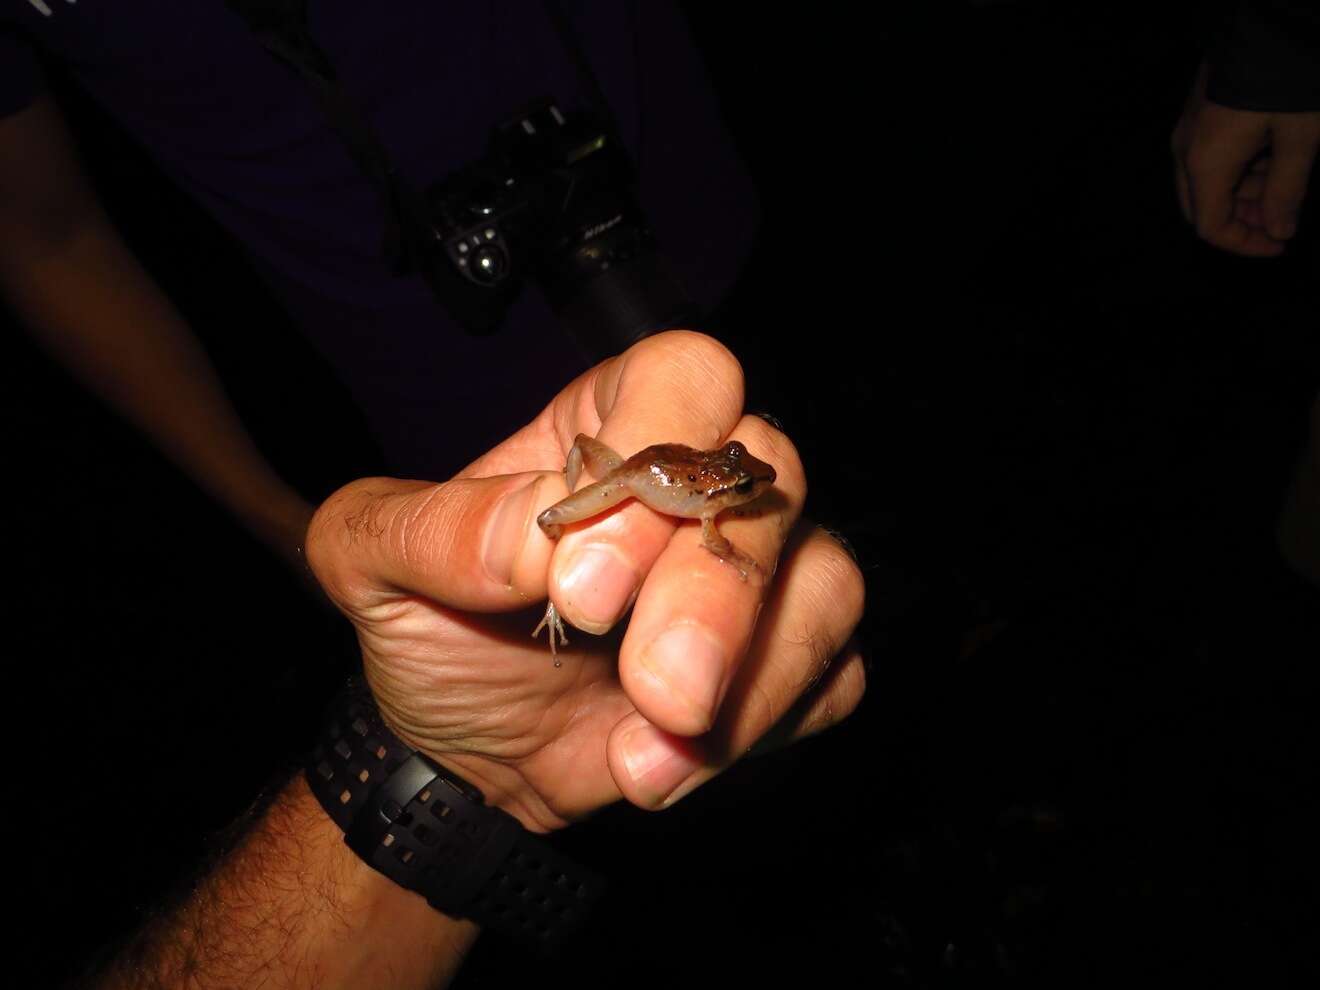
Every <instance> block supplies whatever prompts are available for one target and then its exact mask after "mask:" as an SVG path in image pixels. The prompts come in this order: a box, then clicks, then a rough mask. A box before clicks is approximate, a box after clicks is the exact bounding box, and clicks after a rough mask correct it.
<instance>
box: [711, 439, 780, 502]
mask: <svg viewBox="0 0 1320 990" xmlns="http://www.w3.org/2000/svg"><path fill="white" fill-rule="evenodd" d="M719 461H720V465H719V467H720V470H719V471H718V472H717V473H718V476H719V477H720V480H721V484H720V485H719V486H718V487H717V488H716V489H715V490H714V491H712V492H710V494H711V495H712V496H719V497H720V499H721V500H722V501H723V502H724V504H725V505H742V504H743V503H744V502H750V501H751V500H752V499H754V498H757V497H758V496H759V495H760V494H761V493H762V492H764V491H765V490H766V489H767V488H769V487H770V486H771V485H773V484H774V483H775V469H774V468H773V467H771V466H770V465H769V464H767V463H766V462H765V461H763V460H760V459H759V458H756V457H753V456H752V455H751V454H749V453H748V452H747V448H746V447H744V446H743V445H742V444H740V443H739V442H738V441H737V440H730V441H729V442H728V443H727V444H725V445H724V447H722V448H721V449H720V456H719Z"/></svg>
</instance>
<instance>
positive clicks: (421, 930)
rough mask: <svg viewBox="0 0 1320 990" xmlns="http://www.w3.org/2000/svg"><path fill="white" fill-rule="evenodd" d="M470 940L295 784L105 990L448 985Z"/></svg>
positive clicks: (151, 929) (123, 959)
mask: <svg viewBox="0 0 1320 990" xmlns="http://www.w3.org/2000/svg"><path fill="white" fill-rule="evenodd" d="M476 936H477V927H476V926H475V925H473V924H472V923H471V922H467V921H457V920H455V919H452V918H449V917H447V916H446V915H443V914H441V913H440V912H438V911H436V910H434V909H433V908H431V907H430V906H429V905H428V904H427V903H426V901H425V900H423V899H422V898H421V897H420V896H418V895H417V894H414V893H411V892H409V891H406V890H404V889H403V888H401V887H398V886H396V885H395V884H394V883H392V882H391V881H390V880H388V879H386V878H385V877H383V876H382V875H381V874H379V873H377V872H376V871H375V870H373V869H371V867H369V866H367V865H366V864H365V863H364V862H362V861H361V860H360V859H358V858H357V857H356V856H355V855H354V854H353V853H352V851H351V850H349V848H348V847H347V846H346V845H345V844H344V837H343V833H342V832H340V831H339V829H338V827H337V826H336V825H335V824H334V823H333V822H332V821H331V820H330V819H329V818H328V817H327V816H326V814H325V813H324V812H323V811H322V810H321V808H320V806H319V805H318V804H317V802H316V799H315V798H314V797H313V796H312V794H311V791H310V790H309V789H308V787H307V785H306V782H305V781H304V780H303V779H302V777H301V776H299V777H298V778H297V779H296V780H294V781H292V782H291V783H290V784H289V785H287V786H286V787H285V788H284V790H283V791H282V792H281V793H280V795H279V796H278V797H277V798H276V800H275V802H274V803H273V804H272V805H271V807H270V808H269V810H268V811H267V812H266V813H265V814H264V815H263V817H262V818H261V820H260V821H259V822H258V823H257V824H256V825H255V826H254V827H253V829H252V830H251V831H250V832H249V833H248V835H247V836H246V837H245V838H244V840H243V841H242V842H241V843H240V844H239V845H238V847H237V848H235V849H234V850H233V851H232V852H231V853H230V854H229V855H228V856H226V857H225V859H224V860H223V861H222V862H221V863H220V865H219V866H218V867H217V868H216V869H215V871H214V872H213V873H212V874H211V875H210V876H209V877H207V878H206V879H205V880H203V881H202V883H201V884H200V885H199V886H198V887H197V889H196V890H195V891H194V892H193V893H192V895H191V896H190V897H189V898H188V900H187V901H186V902H185V903H184V904H183V905H182V906H181V907H180V908H178V909H177V910H176V911H174V912H172V913H171V914H169V915H167V916H165V917H162V918H160V919H157V920H156V921H154V922H152V923H151V924H150V925H149V926H147V928H145V929H144V930H143V931H142V932H141V933H140V934H139V935H138V936H137V937H136V938H135V939H134V940H133V942H132V943H131V944H130V945H129V946H128V947H127V948H126V949H125V950H124V951H123V952H122V953H121V954H120V955H119V956H118V957H117V958H116V959H115V960H114V961H113V962H112V963H111V964H110V966H109V968H108V969H107V971H106V972H105V973H103V974H102V976H101V979H100V981H99V982H98V983H96V984H95V985H96V986H97V987H98V988H100V990H131V988H147V987H151V988H184V987H188V988H197V990H202V988H208V987H222V986H225V987H228V986H263V987H271V988H272V990H274V988H299V987H309V988H310V987H316V988H325V990H333V988H335V987H380V988H382V990H406V988H411V987H417V988H423V987H438V986H443V985H444V984H446V983H447V982H448V981H449V980H450V979H452V977H453V976H454V974H455V972H457V970H458V967H459V965H460V963H461V962H462V961H463V958H464V956H465V955H466V953H467V951H468V950H469V949H470V948H471V946H472V943H473V941H474V940H475V939H476Z"/></svg>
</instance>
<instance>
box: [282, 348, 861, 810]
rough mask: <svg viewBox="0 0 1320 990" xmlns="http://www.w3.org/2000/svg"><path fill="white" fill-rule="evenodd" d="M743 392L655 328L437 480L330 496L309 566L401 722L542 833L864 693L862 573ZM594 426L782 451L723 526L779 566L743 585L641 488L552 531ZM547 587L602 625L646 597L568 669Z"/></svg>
mask: <svg viewBox="0 0 1320 990" xmlns="http://www.w3.org/2000/svg"><path fill="white" fill-rule="evenodd" d="M742 402H743V389H742V372H741V369H740V368H739V367H738V364H737V361H736V360H735V359H734V358H733V356H732V355H731V354H729V352H728V351H727V350H725V349H724V348H723V347H721V346H720V345H719V344H717V343H715V342H714V341H713V340H711V339H710V338H707V337H703V336H701V335H698V334H692V333H685V332H672V333H666V334H660V335H657V336H655V337H651V338H648V339H646V340H644V341H642V342H640V343H638V344H636V345H634V346H633V347H632V348H631V349H630V350H628V351H627V352H626V353H624V354H623V355H621V356H619V357H617V358H614V359H611V360H609V361H606V362H604V363H603V364H601V365H598V366H597V367H596V368H593V369H592V370H591V371H588V372H587V373H585V374H584V375H582V376H581V377H579V378H578V379H577V380H576V381H574V382H573V383H572V384H570V385H569V386H568V387H567V388H566V389H564V390H563V391H562V392H561V393H560V394H559V395H558V396H557V397H556V398H555V399H554V400H553V401H552V402H551V403H550V405H549V406H547V407H546V409H545V410H544V411H543V412H542V413H541V415H540V416H538V417H537V419H536V420H535V421H533V422H532V423H531V424H530V425H528V426H527V427H525V428H524V429H522V430H521V431H519V432H518V433H516V434H515V435H514V436H512V437H510V438H509V439H508V440H506V441H504V442H503V443H502V444H500V445H499V446H498V447H496V448H495V449H493V450H491V451H490V452H489V453H487V454H486V455H484V456H483V457H481V458H480V459H478V460H477V461H476V462H474V463H473V464H472V465H470V466H469V467H468V468H466V469H465V470H464V471H462V472H460V473H459V475H457V476H456V477H455V478H454V479H452V480H450V481H448V482H446V483H444V484H429V483H424V482H417V481H398V480H395V479H387V478H376V479H367V480H363V481H358V482H354V483H353V484H350V485H348V486H346V487H345V488H343V489H341V490H340V491H338V492H336V493H335V494H334V495H332V496H331V497H330V498H329V499H328V500H327V501H326V502H325V504H324V505H323V506H322V507H321V508H320V509H319V510H318V512H317V514H316V517H315V518H314V520H313V522H312V526H311V529H310V531H309V533H308V543H307V552H308V560H309V563H310V564H311V566H312V568H313V571H314V573H315V574H316V576H317V578H318V579H319V580H320V581H321V583H322V585H323V586H324V587H325V589H326V591H327V592H328V593H329V595H330V597H331V599H332V600H333V601H334V602H335V603H336V604H337V605H338V606H339V608H340V609H341V610H343V611H344V613H345V614H346V615H347V616H348V617H349V619H350V620H351V621H352V622H353V624H354V625H355V626H356V628H357V633H358V639H359V642H360V644H361V647H362V655H363V663H364V668H365V672H366V676H367V680H368V682H369V683H370V685H371V687H372V690H373V692H374V694H375V696H376V699H377V702H378V704H379V706H380V709H381V713H382V715H383V716H384V718H385V720H386V721H387V722H388V723H389V725H390V726H391V728H393V729H394V731H395V732H396V733H397V734H398V735H399V736H400V737H401V738H403V739H404V740H405V741H406V742H408V743H409V744H411V745H413V746H415V747H417V748H418V749H420V750H422V751H423V752H425V753H426V754H427V755H428V756H430V757H431V758H433V759H435V760H436V761H437V762H439V763H441V764H445V765H448V766H450V767H452V768H453V769H454V770H456V771H457V772H458V773H459V774H461V775H462V776H464V777H465V778H467V779H469V780H471V781H472V782H473V783H474V784H476V785H477V786H478V787H480V788H481V789H482V791H483V792H484V793H485V794H486V797H487V800H488V801H489V802H490V803H491V804H494V805H497V806H500V807H503V808H504V809H505V810H507V811H509V812H511V813H512V814H514V815H516V816H517V817H518V818H520V819H521V820H522V821H523V823H524V824H525V825H527V826H528V827H529V828H532V829H535V830H539V831H545V830H550V829H553V828H557V827H560V826H562V825H564V824H566V823H567V822H569V821H571V820H573V819H575V818H578V817H581V816H583V815H586V814H588V813H590V812H591V811H594V810H596V809H597V808H600V807H602V806H604V805H606V804H608V803H611V802H613V801H616V800H618V799H619V798H620V797H623V798H626V799H627V800H629V801H631V802H633V803H634V804H637V805H639V806H641V807H645V808H657V807H662V806H665V805H667V804H669V803H672V802H673V801H675V800H677V799H678V798H680V797H682V796H683V795H684V794H686V793H688V792H689V791H691V790H692V789H693V788H695V787H696V786H698V785H699V784H701V783H704V782H705V781H706V780H708V779H710V778H711V777H712V776H714V775H715V774H716V773H718V772H719V770H720V769H721V768H723V767H724V766H726V765H728V764H730V763H732V762H733V761H735V760H736V759H737V758H739V757H740V756H742V755H744V754H745V753H747V752H748V750H749V749H751V748H752V746H753V745H756V744H758V743H762V744H763V743H767V742H776V741H786V740H791V739H795V738H801V737H803V736H807V735H811V734H813V733H815V732H818V731H820V730H822V729H824V728H826V727H828V726H829V725H831V724H833V723H834V722H836V721H838V720H840V719H842V718H843V717H845V716H846V715H848V714H849V713H850V712H851V711H852V710H853V709H854V708H855V707H856V706H857V704H858V703H859V701H860V700H861V696H862V692H863V688H864V674H863V670H862V662H861V657H860V655H859V654H858V653H857V651H856V650H855V649H852V650H846V651H845V644H846V643H847V641H848V639H849V636H850V634H851V633H852V631H853V629H854V628H855V627H856V625H857V623H858V621H859V619H860V617H861V612H862V603H863V584H862V578H861V574H860V572H859V571H858V569H857V567H856V565H855V564H854V563H853V561H852V559H851V557H850V556H849V555H848V553H847V552H846V551H845V550H844V549H843V547H842V546H841V545H840V544H839V543H838V542H837V541H836V540H834V539H833V538H832V537H830V536H829V535H827V534H826V533H825V532H824V531H822V530H820V529H818V528H816V527H814V526H812V525H810V524H808V523H806V522H804V521H802V520H800V519H799V513H800V511H801V507H802V503H803V500H804V498H805V495H806V481H805V478H804V475H803V470H802V465H801V462H800V461H799V459H798V456H797V453H796V451H795V450H794V448H793V446H792V444H791V443H790V442H789V440H788V439H787V438H786V437H785V436H784V435H783V434H782V433H780V432H778V431H777V430H775V429H774V428H772V427H771V426H770V425H769V424H767V423H765V422H764V421H763V420H761V419H759V418H757V417H754V416H743V415H742ZM460 425H461V424H460ZM578 433H586V434H588V435H590V436H598V437H599V438H600V439H601V440H602V441H603V442H605V443H607V444H609V445H610V446H611V447H613V448H615V449H616V450H619V451H620V452H624V453H631V452H633V451H636V450H639V449H641V448H643V447H646V446H648V445H650V444H653V443H657V442H675V443H685V444H688V445H690V446H693V447H697V448H699V449H709V448H712V447H715V446H716V445H717V444H719V443H721V442H723V441H725V440H727V439H729V438H734V439H738V440H740V441H742V442H743V443H744V444H745V445H746V446H747V448H748V449H749V450H750V451H751V452H752V453H753V454H754V455H755V456H757V457H760V458H761V459H763V460H766V461H768V462H770V463H771V464H773V465H774V467H775V469H776V471H777V472H778V481H777V484H776V492H777V497H776V498H774V499H768V500H767V502H768V504H767V505H766V507H765V510H764V511H763V512H762V513H761V514H760V515H759V516H757V517H755V518H753V517H746V518H736V519H730V520H728V521H724V522H722V523H721V527H722V529H723V530H724V531H725V532H726V534H727V535H728V536H730V537H731V538H732V540H733V541H734V543H735V544H737V546H738V547H739V548H741V549H742V550H743V551H744V552H746V553H749V554H750V555H751V556H752V557H753V558H755V559H756V560H757V561H758V563H759V566H760V569H761V572H762V573H764V574H773V575H774V578H773V580H748V581H743V580H740V578H739V576H738V572H737V569H736V568H734V567H731V566H728V565H726V564H724V563H722V562H721V561H720V560H718V559H717V558H716V557H715V556H714V555H713V554H711V553H710V552H708V551H707V550H706V549H705V548H704V547H703V546H702V545H701V537H700V528H699V526H697V525H695V523H691V522H689V523H684V524H679V523H678V522H677V521H676V520H674V519H671V518H669V517H665V516H661V515H659V514H657V513H655V512H653V511H652V510H650V509H648V508H646V507H645V506H641V505H638V504H636V502H628V503H625V504H624V505H621V506H619V507H618V508H617V509H616V510H614V511H612V512H610V513H608V514H604V515H602V516H600V517H598V518H596V519H593V520H590V521H588V522H585V523H583V524H582V525H580V526H578V527H576V528H575V529H574V530H573V531H571V532H567V533H565V534H564V536H563V537H562V538H561V539H560V540H559V541H558V542H557V543H556V542H553V541H551V540H549V539H548V538H547V537H546V536H545V535H544V534H543V533H542V532H541V530H540V528H539V527H538V526H537V525H536V524H535V521H534V520H535V518H536V516H537V514H538V513H539V512H541V511H542V510H543V509H545V508H547V507H548V506H550V505H552V504H553V503H555V502H557V501H558V500H559V499H560V498H562V497H563V496H564V495H565V494H566V493H567V490H566V487H565V483H564V476H563V472H562V468H563V464H564V460H565V457H566V456H567V453H568V451H569V449H570V447H571V446H572V444H573V440H574V438H575V437H576V436H577V434H578ZM776 561H777V564H776ZM578 565H582V566H581V568H580V569H579V567H578ZM590 566H594V567H595V568H597V569H596V570H595V571H594V573H593V572H590V571H589V570H588V567H590ZM547 584H548V585H549V589H550V590H551V591H552V592H553V595H554V598H555V600H556V603H557V605H558V606H559V608H560V611H561V614H563V615H564V617H565V618H566V619H568V621H569V622H570V623H572V624H573V625H575V626H579V627H581V628H587V629H589V630H591V631H593V632H604V631H606V630H607V629H608V628H610V627H611V626H613V624H614V622H615V621H616V620H617V619H618V618H619V617H621V615H622V614H623V613H624V612H625V611H626V609H627V607H628V605H629V604H630V603H632V602H633V600H634V599H635V602H636V603H635V605H634V606H633V611H632V615H631V619H630V621H629V623H628V628H627V630H626V632H625V633H624V634H622V636H620V634H619V632H618V631H617V630H615V631H614V632H613V633H611V634H610V635H607V636H603V637H601V638H592V637H584V636H574V637H573V643H572V647H571V648H569V649H567V650H565V651H563V652H561V654H560V656H561V659H562V660H563V666H562V667H561V668H556V667H555V666H554V665H553V664H552V663H551V661H550V655H549V651H548V650H547V648H546V647H545V645H544V643H538V642H536V641H534V640H532V639H531V638H530V636H529V632H530V630H531V628H532V626H533V625H534V624H535V621H536V618H537V610H536V609H534V608H533V606H534V605H535V603H536V602H538V601H540V600H543V599H544V598H545V596H546V593H547ZM666 647H668V649H666ZM841 651H844V652H843V655H842V656H840V657H839V660H838V662H837V663H834V664H832V665H831V660H832V659H833V658H835V657H836V655H838V654H840V652H841Z"/></svg>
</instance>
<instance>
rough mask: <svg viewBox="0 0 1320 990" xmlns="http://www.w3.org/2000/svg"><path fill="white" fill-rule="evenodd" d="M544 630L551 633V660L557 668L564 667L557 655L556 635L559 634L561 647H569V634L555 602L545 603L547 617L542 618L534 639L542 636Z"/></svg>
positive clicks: (533, 632)
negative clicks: (565, 630) (565, 629)
mask: <svg viewBox="0 0 1320 990" xmlns="http://www.w3.org/2000/svg"><path fill="white" fill-rule="evenodd" d="M542 629H548V630H549V632H550V659H552V660H553V661H554V662H555V666H556V667H561V666H563V664H562V662H561V661H560V659H559V657H558V655H557V654H556V653H555V634H556V633H558V634H559V645H560V646H567V645H568V634H567V633H565V632H564V620H563V619H561V618H560V617H559V610H558V609H557V608H555V603H554V602H546V603H545V615H543V616H541V621H540V622H539V623H537V625H536V628H535V629H533V630H532V639H535V638H536V637H537V636H539V635H541V630H542Z"/></svg>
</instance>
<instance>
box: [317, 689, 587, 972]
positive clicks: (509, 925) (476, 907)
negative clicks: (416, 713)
mask: <svg viewBox="0 0 1320 990" xmlns="http://www.w3.org/2000/svg"><path fill="white" fill-rule="evenodd" d="M306 781H307V783H308V786H309V788H310V791H311V793H312V795H313V797H314V798H315V800H316V801H317V803H318V804H319V805H320V807H321V808H322V809H323V810H324V813H325V814H326V816H327V817H328V818H329V820H330V821H331V822H333V824H334V825H335V826H336V827H337V828H338V829H340V830H342V834H343V839H344V842H345V844H346V846H347V848H348V849H350V850H352V852H353V854H354V855H356V856H357V857H359V858H360V859H361V860H362V861H363V863H364V865H366V866H368V867H369V868H371V869H372V870H375V871H379V873H380V874H382V875H383V877H384V878H388V880H389V881H391V882H393V883H395V884H397V885H399V886H400V887H401V888H403V889H405V890H409V891H417V892H418V893H419V894H421V895H422V896H424V897H425V902H426V903H427V904H428V905H429V906H430V907H431V908H433V909H435V910H436V911H437V912H441V913H443V914H446V915H448V916H450V917H454V918H471V919H474V920H475V921H477V922H478V923H480V924H482V925H483V926H488V927H491V928H493V929H495V930H496V931H497V932H499V933H501V934H503V935H505V936H508V937H510V938H513V939H514V940H516V941H518V942H520V943H522V944H523V945H525V946H527V947H529V948H533V949H535V950H537V951H544V950H549V949H551V948H553V947H554V946H555V945H556V944H557V943H558V942H559V941H560V940H562V939H563V938H565V937H566V936H568V935H569V934H571V933H572V932H573V931H574V930H576V929H577V928H578V927H579V926H580V925H581V924H582V922H583V921H584V920H585V918H586V915H587V913H588V912H589V910H590V908H591V905H592V904H593V903H594V901H595V900H596V899H597V898H598V897H599V896H600V894H601V892H602V889H603V883H602V881H601V880H600V878H598V877H595V876H593V875H592V874H591V872H590V871H588V870H584V869H583V868H582V867H580V866H579V865H577V864H576V863H573V862H572V861H570V860H568V859H567V858H565V857H564V856H562V855H561V854H560V853H558V852H557V851H556V850H555V849H554V848H553V847H551V846H549V845H547V844H546V843H545V842H544V841H542V840H541V839H540V838H539V837H537V836H535V835H533V834H532V833H531V832H530V831H529V830H528V829H527V828H525V827H524V826H523V824H522V823H521V822H520V821H519V819H517V818H515V817H514V816H513V815H511V814H509V813H508V812H507V811H504V810H503V809H500V808H496V807H492V806H491V805H490V804H488V803H487V801H486V797H485V795H484V794H483V792H482V790H481V789H480V788H478V787H477V786H475V785H474V784H473V783H472V782H471V781H470V780H468V778H467V777H466V776H464V775H462V774H460V773H457V772H455V771H454V770H453V769H452V768H449V767H447V766H445V765H442V764H440V763H438V762H436V761H435V760H433V759H431V758H430V757H428V756H427V755H426V754H425V753H424V752H423V751H420V750H417V749H415V748H413V747H412V746H411V745H409V744H408V743H407V742H405V741H404V740H403V739H401V738H400V737H399V736H398V735H397V734H396V733H395V732H394V731H393V729H392V728H390V726H389V725H387V724H386V723H385V722H384V720H383V718H382V716H381V713H380V711H379V709H378V708H377V706H376V702H375V699H374V698H373V697H372V695H371V692H370V690H369V688H368V687H367V685H366V683H365V682H364V681H363V680H362V679H361V678H354V679H352V680H350V682H349V684H348V685H347V686H346V688H345V689H344V691H342V692H341V693H340V694H339V696H337V697H336V699H335V700H334V702H333V703H332V704H331V706H330V708H329V710H328V711H327V717H326V721H325V724H324V726H323V729H322V732H321V734H320V740H319V742H318V744H317V746H316V747H315V748H314V749H313V751H312V755H311V759H310V760H309V761H308V765H307V772H306Z"/></svg>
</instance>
